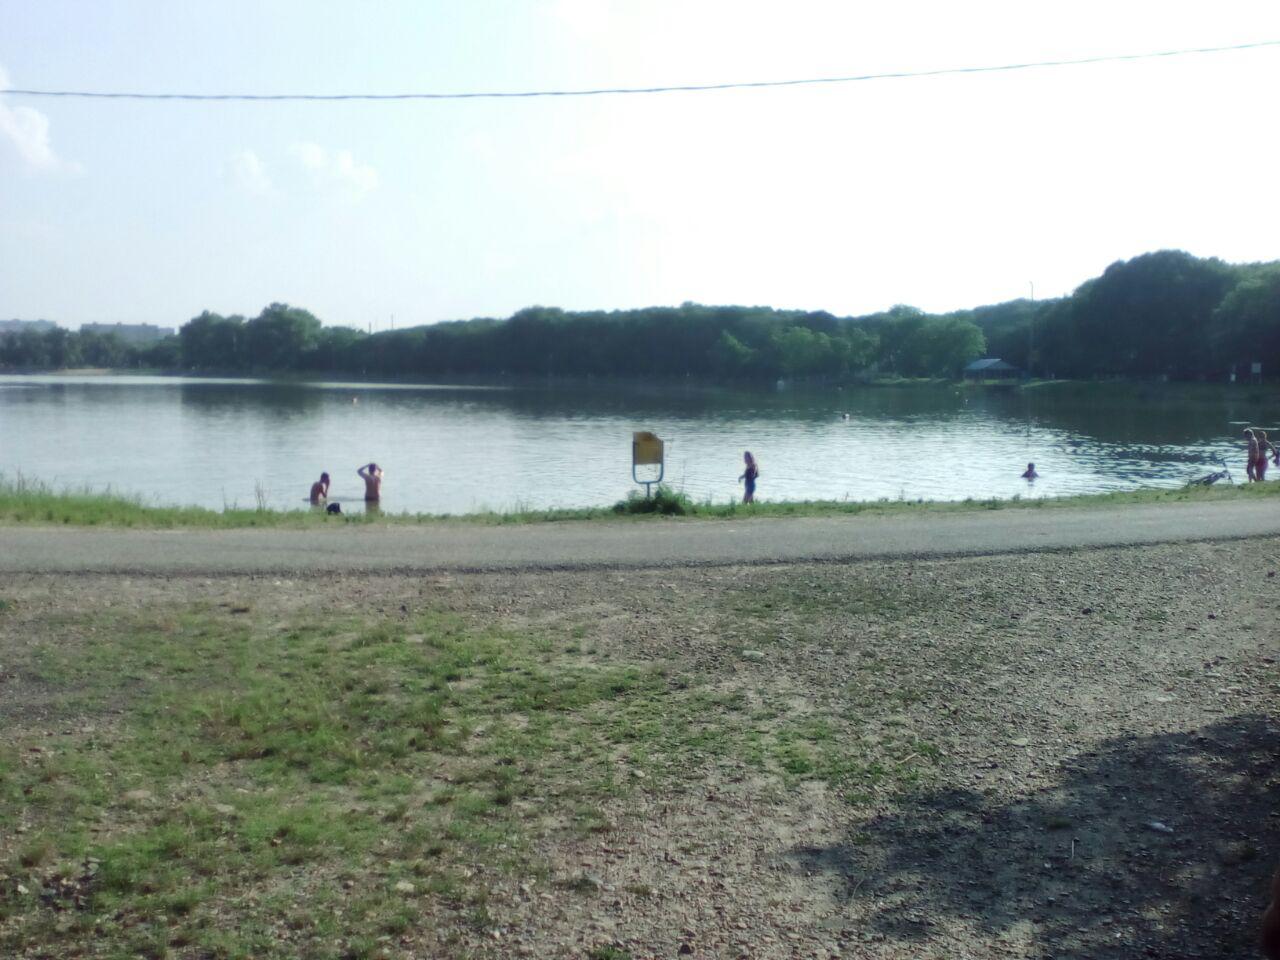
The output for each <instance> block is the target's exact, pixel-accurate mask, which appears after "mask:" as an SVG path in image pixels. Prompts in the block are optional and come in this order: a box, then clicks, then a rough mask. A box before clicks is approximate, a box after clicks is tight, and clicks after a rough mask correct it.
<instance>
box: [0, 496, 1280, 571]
mask: <svg viewBox="0 0 1280 960" xmlns="http://www.w3.org/2000/svg"><path fill="white" fill-rule="evenodd" d="M1277 534H1280V509H1277V507H1276V505H1275V504H1274V503H1271V502H1243V501H1226V502H1213V503H1163V504H1143V505H1124V506H1105V507H1092V508H1045V509H1005V510H980V511H974V512H967V513H921V514H919V515H914V516H911V515H908V516H903V515H897V516H840V517H804V518H795V519H780V518H761V519H746V520H729V521H724V520H692V519H691V520H677V519H672V520H665V521H662V520H659V521H651V522H635V523H630V522H621V521H620V522H582V523H576V522H575V523H555V524H531V525H527V526H479V525H476V524H471V523H447V522H442V523H434V524H427V525H422V526H408V525H405V526H397V525H387V526H381V525H374V526H357V525H343V526H336V525H335V526H333V527H332V528H324V529H310V530H280V529H245V530H120V529H112V530H106V529H98V530H94V529H83V528H76V529H65V528H59V527H5V528H0V573H43V572H49V573H77V572H84V573H88V572H95V573H112V572H119V573H138V574H150V573H165V574H176V573H207V574H215V573H216V574H227V573H271V572H277V573H289V572H298V571H309V572H340V571H346V572H393V571H394V572H428V571H444V570H452V571H489V570H571V569H593V568H598V569H605V568H622V567H661V566H681V565H690V564H734V563H779V562H791V561H803V560H857V559H871V558H893V557H942V556H957V555H984V554H997V553H1016V552H1023V551H1028V550H1055V549H1070V548H1076V547H1107V546H1125V545H1131V544H1152V543H1170V542H1178V541H1191V540H1230V539H1238V538H1242V537H1252V536H1269V535H1277Z"/></svg>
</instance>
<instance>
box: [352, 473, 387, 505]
mask: <svg viewBox="0 0 1280 960" xmlns="http://www.w3.org/2000/svg"><path fill="white" fill-rule="evenodd" d="M356 474H357V475H358V476H359V477H360V479H361V480H363V481H364V502H365V503H377V502H378V501H379V500H381V499H382V468H381V467H380V466H378V465H377V464H376V463H370V464H369V465H368V466H367V467H361V468H360V469H359V470H357V471H356Z"/></svg>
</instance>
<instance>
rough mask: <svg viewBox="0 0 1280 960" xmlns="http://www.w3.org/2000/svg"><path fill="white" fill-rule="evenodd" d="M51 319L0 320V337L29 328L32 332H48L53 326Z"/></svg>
mask: <svg viewBox="0 0 1280 960" xmlns="http://www.w3.org/2000/svg"><path fill="white" fill-rule="evenodd" d="M54 326H55V325H54V323H53V321H52V320H0V337H6V336H10V335H15V334H19V333H22V332H23V331H24V330H30V331H31V332H32V333H48V332H49V331H50V330H52V329H53V328H54Z"/></svg>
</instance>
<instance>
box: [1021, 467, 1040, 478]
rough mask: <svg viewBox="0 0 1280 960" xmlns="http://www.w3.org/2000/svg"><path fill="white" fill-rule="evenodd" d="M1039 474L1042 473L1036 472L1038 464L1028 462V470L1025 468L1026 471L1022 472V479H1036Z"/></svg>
mask: <svg viewBox="0 0 1280 960" xmlns="http://www.w3.org/2000/svg"><path fill="white" fill-rule="evenodd" d="M1038 476H1040V474H1038V473H1036V465H1035V464H1034V463H1028V464H1027V469H1026V470H1024V471H1023V473H1022V479H1023V480H1034V479H1036V478H1037V477H1038Z"/></svg>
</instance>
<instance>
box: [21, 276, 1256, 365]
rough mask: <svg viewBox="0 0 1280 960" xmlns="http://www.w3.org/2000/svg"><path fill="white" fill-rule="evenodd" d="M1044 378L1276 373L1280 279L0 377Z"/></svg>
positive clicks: (271, 318) (106, 360)
mask: <svg viewBox="0 0 1280 960" xmlns="http://www.w3.org/2000/svg"><path fill="white" fill-rule="evenodd" d="M984 355H986V356H998V357H1001V358H1002V359H1004V360H1006V361H1007V362H1009V363H1012V364H1014V365H1015V366H1018V367H1020V368H1022V369H1023V370H1027V371H1029V372H1030V373H1032V374H1033V375H1036V376H1049V375H1052V376H1058V377H1080V378H1091V377H1133V378H1150V377H1166V376H1167V377H1169V378H1173V379H1198V378H1217V377H1224V378H1225V376H1226V374H1227V373H1228V372H1229V371H1230V370H1232V369H1233V368H1234V369H1236V370H1237V371H1239V372H1241V373H1244V374H1247V373H1248V371H1249V364H1251V363H1256V362H1260V363H1262V364H1263V371H1264V373H1269V374H1274V373H1276V372H1278V371H1280V263H1266V264H1243V265H1231V264H1226V263H1224V262H1222V261H1221V260H1217V259H1200V258H1197V257H1194V256H1192V255H1190V254H1187V253H1183V252H1181V251H1160V252H1157V253H1150V254H1145V255H1143V256H1140V257H1135V258H1134V259H1132V260H1127V261H1121V262H1118V263H1115V264H1112V265H1111V266H1110V267H1108V268H1107V270H1106V271H1105V272H1104V273H1103V275H1102V276H1100V277H1097V278H1094V279H1092V280H1089V281H1087V282H1086V283H1084V284H1082V285H1081V286H1080V287H1079V288H1078V289H1077V290H1076V291H1075V292H1074V293H1073V294H1072V295H1071V296H1069V297H1063V298H1058V299H1053V300H1043V301H1037V302H1033V301H1030V300H1025V299H1024V300H1014V301H1010V302H1007V303H1001V304H995V305H991V306H985V307H977V308H974V309H972V310H960V311H955V312H951V313H944V314H928V313H925V312H924V311H921V310H918V309H916V308H914V307H909V306H895V307H893V308H892V309H890V310H887V311H883V312H880V313H875V314H870V315H867V316H860V317H836V316H833V315H832V314H829V313H826V312H821V311H817V312H806V311H797V310H776V309H773V308H769V307H737V306H718V307H717V306H704V305H701V304H695V303H686V304H683V305H681V306H679V307H650V308H647V309H641V310H616V311H607V312H606V311H583V312H571V311H565V310H560V309H558V308H555V307H529V308H527V309H524V310H521V311H519V312H518V313H516V314H514V315H513V316H511V317H509V318H507V319H505V320H500V319H492V318H478V319H474V320H462V321H453V322H447V323H437V324H432V325H429V326H421V327H412V328H408V329H403V330H394V331H384V332H380V333H375V334H366V333H364V332H363V331H360V330H356V329H353V328H350V327H326V326H323V325H322V324H321V322H320V320H319V319H317V318H316V317H315V316H314V315H313V314H311V313H310V312H308V311H307V310H304V309H301V308H299V307H293V306H289V305H288V304H283V303H273V304H270V305H269V306H267V307H266V308H265V309H263V311H262V312H261V313H260V314H258V316H256V317H253V318H246V317H243V316H238V315H232V316H222V315H220V314H216V313H210V312H205V313H202V314H200V315H199V316H197V317H193V318H192V319H191V320H189V321H188V322H187V323H186V324H184V325H183V326H182V327H181V328H180V330H179V332H178V335H177V336H176V337H171V338H168V339H165V340H161V341H157V342H155V343H152V344H146V345H130V344H125V343H123V342H122V341H120V340H119V338H117V337H115V336H113V335H111V334H100V333H88V332H86V333H79V332H71V331H67V330H62V329H57V330H52V331H49V332H47V333H38V332H32V331H24V332H22V333H19V334H10V335H6V336H3V337H0V367H4V368H10V369H54V368H62V367H75V366H99V367H116V368H127V367H137V368H150V369H160V370H166V371H174V372H198V373H246V374H261V373H267V374H270V373H296V374H335V373H338V374H350V375H359V376H369V377H390V378H400V377H406V378H408V377H423V376H431V377H451V376H452V377H499V376H540V377H541V376H558V377H628V378H664V377H691V378H697V379H705V380H757V381H772V380H774V379H778V378H786V379H841V378H850V377H858V376H880V377H886V376H902V377H956V376H958V375H959V374H960V372H961V371H962V369H963V367H964V366H965V364H967V363H968V362H969V361H971V360H973V359H975V358H978V357H980V356H984Z"/></svg>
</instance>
